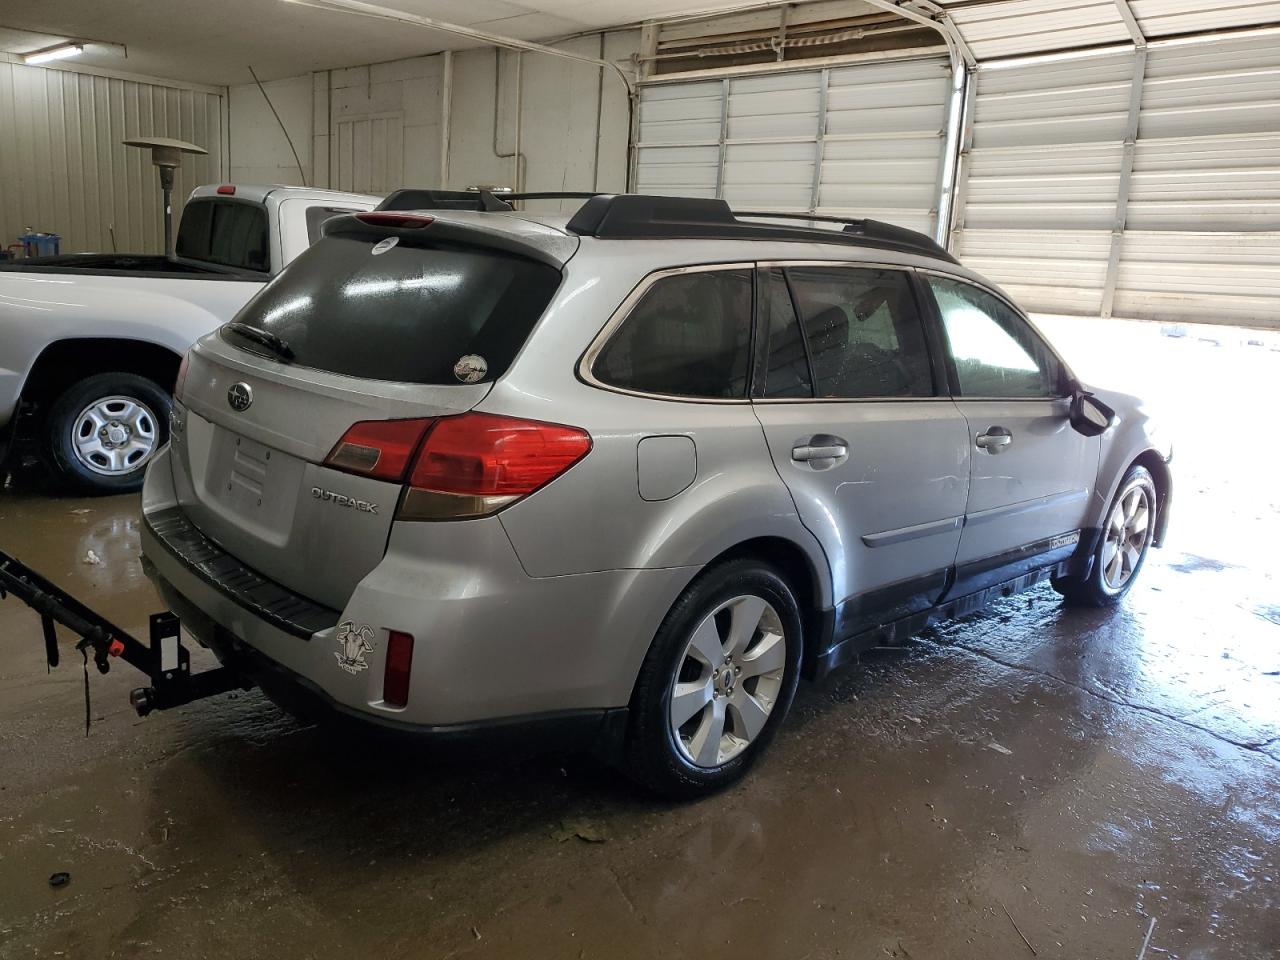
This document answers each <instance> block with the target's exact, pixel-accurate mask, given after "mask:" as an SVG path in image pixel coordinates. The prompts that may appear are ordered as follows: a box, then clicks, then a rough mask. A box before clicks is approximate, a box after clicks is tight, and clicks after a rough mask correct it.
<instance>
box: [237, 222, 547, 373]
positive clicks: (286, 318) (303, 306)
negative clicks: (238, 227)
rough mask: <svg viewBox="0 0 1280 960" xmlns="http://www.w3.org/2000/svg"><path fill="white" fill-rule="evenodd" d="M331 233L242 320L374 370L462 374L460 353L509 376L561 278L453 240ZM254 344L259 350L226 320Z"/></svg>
mask: <svg viewBox="0 0 1280 960" xmlns="http://www.w3.org/2000/svg"><path fill="white" fill-rule="evenodd" d="M377 239H378V238H377V237H376V236H375V237H371V238H362V237H353V236H345V235H342V236H331V237H324V238H322V239H321V240H320V241H319V242H318V243H316V244H315V245H314V246H312V247H310V248H309V249H307V250H306V251H305V252H304V253H303V254H302V255H301V256H299V257H298V259H296V260H295V261H293V263H292V264H290V265H289V267H288V269H287V270H284V271H282V272H281V273H280V275H279V276H277V277H276V278H275V279H274V280H272V281H271V282H270V283H269V284H267V285H266V286H265V287H264V288H263V289H262V291H261V292H260V293H259V294H258V295H257V296H256V297H254V298H253V299H252V300H250V301H249V303H248V304H246V305H245V307H244V309H242V310H241V311H240V313H238V314H237V315H236V317H235V319H236V320H237V321H239V322H241V323H247V324H249V325H250V326H253V327H258V328H259V329H263V330H267V331H269V332H271V333H274V334H276V335H277V336H279V337H282V338H283V339H284V340H285V341H286V342H287V343H288V345H289V348H290V349H291V350H292V351H293V354H294V359H293V362H294V363H295V364H299V365H302V366H306V367H314V368H316V369H318V370H328V371H330V372H332V373H340V374H346V375H348V376H353V377H364V378H367V379H371V380H396V381H401V382H405V383H434V384H450V383H458V382H459V381H458V379H457V378H456V377H455V376H454V373H453V368H454V364H456V363H457V362H458V361H459V360H460V359H461V358H462V357H464V356H468V355H471V354H474V355H477V356H479V357H482V358H483V359H484V361H485V364H486V365H487V367H488V373H487V374H486V375H485V377H483V379H485V380H492V379H494V378H495V377H499V376H501V375H502V374H503V373H504V372H505V371H506V369H507V367H508V366H509V365H510V363H511V361H512V360H513V359H514V358H515V355H516V353H517V352H518V351H519V349H520V347H521V346H522V345H523V344H524V342H525V340H526V339H527V338H528V336H529V332H530V331H531V330H532V329H533V325H534V323H535V322H536V321H537V319H538V317H540V316H541V315H542V312H543V311H544V310H545V309H546V307H547V304H548V303H550V301H551V297H552V296H553V295H554V293H555V291H556V288H557V287H558V286H559V285H560V271H559V270H556V269H555V268H554V267H551V266H548V265H546V264H543V263H538V262H536V261H534V260H528V259H525V258H524V257H519V256H515V255H513V254H508V253H503V252H499V251H495V250H488V249H482V248H479V247H467V246H461V245H453V244H438V245H435V246H410V245H409V244H408V243H406V242H401V243H400V244H398V245H397V246H394V247H392V248H391V249H389V250H386V251H385V252H384V253H381V254H379V255H378V256H374V255H373V254H372V250H373V245H374V241H376V240H377ZM223 337H224V338H225V339H227V340H228V341H230V342H231V343H234V344H235V345H236V346H238V347H242V348H244V349H247V350H258V351H259V352H261V348H260V347H258V346H257V345H255V344H254V343H253V342H252V341H250V340H248V339H247V338H245V337H243V336H240V335H238V334H235V333H233V332H232V331H229V330H227V329H226V328H225V327H224V328H223Z"/></svg>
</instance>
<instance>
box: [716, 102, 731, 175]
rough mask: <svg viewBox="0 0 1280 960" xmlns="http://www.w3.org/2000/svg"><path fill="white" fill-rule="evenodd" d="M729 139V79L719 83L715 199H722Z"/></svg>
mask: <svg viewBox="0 0 1280 960" xmlns="http://www.w3.org/2000/svg"><path fill="white" fill-rule="evenodd" d="M728 139H729V78H728V77H725V78H724V79H723V80H721V81H720V159H719V160H718V161H717V162H716V198H717V199H724V154H725V148H726V146H727V144H726V143H725V141H726V140H728Z"/></svg>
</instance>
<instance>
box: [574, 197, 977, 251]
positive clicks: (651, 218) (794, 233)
mask: <svg viewBox="0 0 1280 960" xmlns="http://www.w3.org/2000/svg"><path fill="white" fill-rule="evenodd" d="M739 217H756V218H760V219H771V220H807V221H817V222H828V223H839V224H843V225H844V229H843V230H839V231H835V230H824V229H823V228H821V227H797V226H790V225H777V224H768V223H755V222H752V221H750V220H740V219H738V218H739ZM569 230H570V231H571V232H573V233H577V234H579V235H581V236H589V237H596V238H598V239H616V240H621V239H629V240H642V239H673V240H674V239H692V238H702V239H708V240H792V241H797V240H799V241H808V242H810V243H847V244H851V245H858V246H867V247H876V248H879V249H883V250H896V251H899V252H902V253H915V254H920V255H923V256H926V257H933V258H935V259H941V260H947V261H948V262H951V263H958V262H959V261H957V260H956V259H955V257H953V256H952V255H951V254H950V253H948V252H947V250H946V249H945V248H944V247H943V246H942V245H940V244H939V243H938V242H937V241H935V240H934V239H933V238H932V237H929V236H926V235H925V234H923V233H919V232H918V231H915V230H908V229H907V228H906V227H899V226H895V225H894V224H891V223H884V222H883V221H880V220H856V219H850V218H845V217H832V216H827V215H825V214H812V213H775V212H750V211H734V210H733V209H731V208H730V206H729V204H727V203H726V202H725V201H723V200H714V199H710V198H700V197H657V196H647V195H643V194H617V195H608V194H602V195H600V196H597V197H593V198H591V199H589V200H588V201H587V202H586V203H584V204H583V205H582V207H581V208H580V209H579V210H578V212H577V213H576V214H574V215H573V217H572V219H570V220H569Z"/></svg>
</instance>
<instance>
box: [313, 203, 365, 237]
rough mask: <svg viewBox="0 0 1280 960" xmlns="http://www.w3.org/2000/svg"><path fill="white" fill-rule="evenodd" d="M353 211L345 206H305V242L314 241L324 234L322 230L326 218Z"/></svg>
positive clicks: (329, 218)
mask: <svg viewBox="0 0 1280 960" xmlns="http://www.w3.org/2000/svg"><path fill="white" fill-rule="evenodd" d="M355 212H356V211H355V210H351V209H349V208H347V207H307V243H315V242H316V241H317V240H319V239H320V238H321V237H322V236H323V235H324V234H323V233H322V230H323V228H324V224H325V221H326V220H332V219H333V218H334V217H340V216H342V215H343V214H344V213H355Z"/></svg>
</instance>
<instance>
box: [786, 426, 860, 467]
mask: <svg viewBox="0 0 1280 960" xmlns="http://www.w3.org/2000/svg"><path fill="white" fill-rule="evenodd" d="M848 455H849V444H848V442H847V441H846V440H845V439H844V438H843V437H833V436H831V435H830V434H826V433H820V434H818V435H817V436H816V437H809V438H807V439H805V440H802V441H800V442H799V443H797V444H796V445H795V446H794V447H792V448H791V459H792V460H794V461H796V462H797V463H807V462H809V461H812V460H839V459H841V458H842V457H847V456H848Z"/></svg>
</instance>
